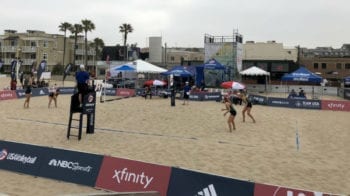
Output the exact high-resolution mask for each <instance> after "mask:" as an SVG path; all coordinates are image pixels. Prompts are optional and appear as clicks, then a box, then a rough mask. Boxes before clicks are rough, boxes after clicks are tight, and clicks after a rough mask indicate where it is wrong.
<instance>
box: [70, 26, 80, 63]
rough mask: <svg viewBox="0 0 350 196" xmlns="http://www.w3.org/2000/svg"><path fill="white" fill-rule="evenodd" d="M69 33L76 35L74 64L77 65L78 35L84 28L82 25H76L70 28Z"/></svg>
mask: <svg viewBox="0 0 350 196" xmlns="http://www.w3.org/2000/svg"><path fill="white" fill-rule="evenodd" d="M69 31H70V32H71V33H72V34H73V35H74V56H73V64H74V65H75V56H76V50H77V41H78V34H79V33H81V32H83V26H82V25H81V24H74V25H73V26H71V27H70V28H69Z"/></svg>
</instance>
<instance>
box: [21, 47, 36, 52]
mask: <svg viewBox="0 0 350 196" xmlns="http://www.w3.org/2000/svg"><path fill="white" fill-rule="evenodd" d="M36 48H37V47H36V46H22V52H36Z"/></svg>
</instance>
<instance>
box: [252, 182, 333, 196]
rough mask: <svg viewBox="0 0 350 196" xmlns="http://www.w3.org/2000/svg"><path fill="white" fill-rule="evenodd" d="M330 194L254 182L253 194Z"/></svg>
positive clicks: (294, 195)
mask: <svg viewBox="0 0 350 196" xmlns="http://www.w3.org/2000/svg"><path fill="white" fill-rule="evenodd" d="M301 195H302V196H332V195H330V194H325V193H321V192H312V191H305V190H298V189H291V188H286V187H279V186H272V185H265V184H259V183H255V187H254V196H301Z"/></svg>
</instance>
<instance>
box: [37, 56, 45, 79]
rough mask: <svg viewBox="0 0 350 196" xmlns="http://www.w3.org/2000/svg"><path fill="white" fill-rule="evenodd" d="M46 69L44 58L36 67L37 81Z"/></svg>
mask: <svg viewBox="0 0 350 196" xmlns="http://www.w3.org/2000/svg"><path fill="white" fill-rule="evenodd" d="M45 69H46V61H45V60H42V61H41V62H40V64H39V67H38V72H37V81H39V80H40V78H41V74H42V73H43V72H44V71H45Z"/></svg>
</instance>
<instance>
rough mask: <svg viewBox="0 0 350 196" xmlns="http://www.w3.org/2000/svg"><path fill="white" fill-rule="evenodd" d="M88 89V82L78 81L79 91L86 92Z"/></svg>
mask: <svg viewBox="0 0 350 196" xmlns="http://www.w3.org/2000/svg"><path fill="white" fill-rule="evenodd" d="M87 91H88V85H87V84H86V83H78V93H81V94H86V93H87Z"/></svg>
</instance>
